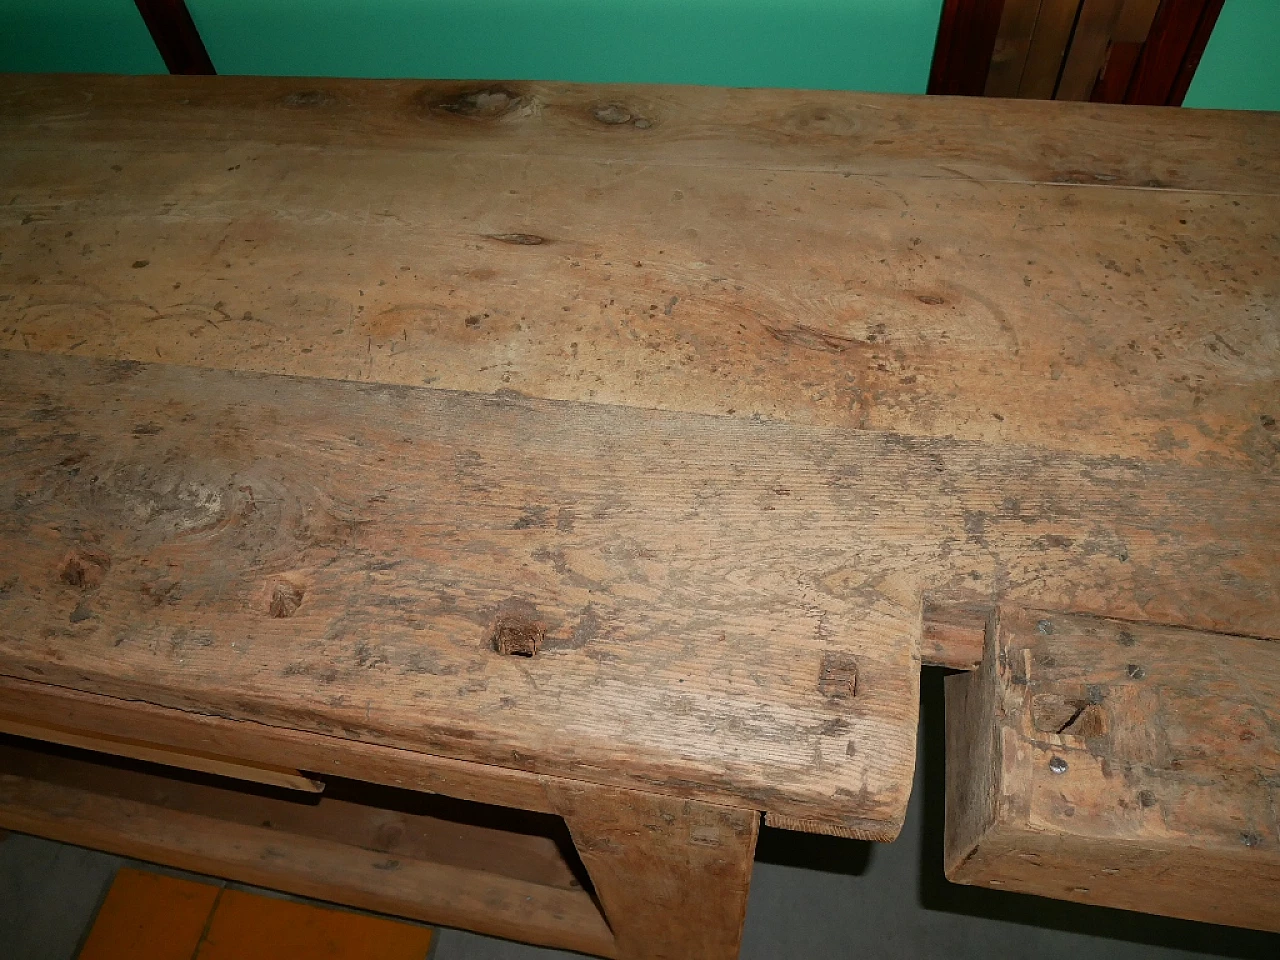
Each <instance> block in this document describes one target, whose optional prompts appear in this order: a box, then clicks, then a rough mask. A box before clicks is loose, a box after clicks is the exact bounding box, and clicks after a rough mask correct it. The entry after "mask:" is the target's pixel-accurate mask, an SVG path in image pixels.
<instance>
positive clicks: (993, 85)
mask: <svg viewBox="0 0 1280 960" xmlns="http://www.w3.org/2000/svg"><path fill="white" fill-rule="evenodd" d="M1040 3H1041V0H1005V5H1004V12H1003V13H1002V14H1001V16H1000V30H999V32H998V33H997V35H996V45H995V49H994V51H993V52H992V55H991V71H990V72H989V73H988V74H987V85H986V89H985V90H984V91H983V93H984V95H985V96H988V97H1016V96H1017V95H1018V86H1019V84H1020V83H1021V81H1022V70H1023V67H1024V66H1025V65H1026V62H1027V51H1028V49H1029V48H1030V46H1031V35H1032V33H1033V32H1034V31H1035V26H1036V18H1037V17H1038V16H1039V14H1040Z"/></svg>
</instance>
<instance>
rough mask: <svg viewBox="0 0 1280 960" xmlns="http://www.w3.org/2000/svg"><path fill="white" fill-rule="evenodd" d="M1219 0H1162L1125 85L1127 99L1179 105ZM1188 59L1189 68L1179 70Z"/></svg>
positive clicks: (1206, 38)
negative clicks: (1127, 92)
mask: <svg viewBox="0 0 1280 960" xmlns="http://www.w3.org/2000/svg"><path fill="white" fill-rule="evenodd" d="M1222 3H1223V0H1163V2H1162V3H1161V5H1160V9H1159V11H1158V13H1157V14H1156V17H1155V20H1154V21H1153V23H1152V25H1151V30H1150V32H1149V34H1148V36H1147V42H1146V44H1145V45H1144V46H1143V48H1142V56H1141V57H1139V59H1138V63H1137V66H1136V67H1135V68H1134V76H1133V81H1132V82H1131V83H1130V85H1129V94H1128V100H1127V102H1128V103H1134V104H1151V105H1161V106H1163V105H1167V106H1180V105H1181V103H1182V97H1183V96H1184V95H1185V94H1186V90H1187V87H1188V86H1190V83H1191V74H1192V73H1194V72H1195V67H1194V64H1198V63H1199V62H1200V56H1201V54H1203V52H1204V47H1205V44H1207V43H1208V41H1209V34H1210V33H1211V32H1212V30H1213V25H1214V24H1215V23H1216V22H1217V19H1218V14H1219V13H1220V12H1221V10H1222ZM1188 63H1190V64H1191V65H1192V66H1191V68H1190V72H1185V73H1184V70H1183V67H1184V64H1188Z"/></svg>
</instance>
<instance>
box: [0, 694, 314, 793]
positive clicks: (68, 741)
mask: <svg viewBox="0 0 1280 960" xmlns="http://www.w3.org/2000/svg"><path fill="white" fill-rule="evenodd" d="M0 733H7V734H11V735H13V736H16V737H28V738H30V739H34V740H42V741H45V742H48V743H59V744H63V745H64V746H68V747H78V748H80V749H83V750H96V751H98V752H101V753H106V754H110V755H112V756H117V757H131V758H133V759H134V760H145V761H147V762H148V763H160V764H167V765H169V766H174V767H180V768H182V769H184V770H198V771H201V772H203V773H211V774H216V775H217V776H221V777H233V778H236V779H240V780H249V781H252V782H254V783H263V784H267V785H269V786H274V787H283V788H285V789H289V790H301V791H304V792H306V793H319V792H320V791H321V790H323V789H324V784H323V783H320V782H319V781H316V780H312V779H311V778H310V777H304V776H303V775H302V774H301V773H299V772H298V771H297V770H290V769H288V768H285V767H279V766H275V765H271V766H263V765H257V764H250V763H244V762H243V761H240V760H236V759H233V758H229V757H220V756H215V755H213V754H207V753H202V752H193V751H189V750H174V749H172V748H168V747H160V746H157V745H155V744H154V743H150V742H146V741H140V740H135V739H129V738H124V737H112V736H109V735H104V734H102V733H101V732H99V731H93V732H88V731H85V730H73V729H68V728H67V727H65V726H63V725H61V724H58V725H54V724H46V723H32V722H29V721H28V720H27V719H26V718H21V719H19V718H15V717H12V716H6V715H4V714H0Z"/></svg>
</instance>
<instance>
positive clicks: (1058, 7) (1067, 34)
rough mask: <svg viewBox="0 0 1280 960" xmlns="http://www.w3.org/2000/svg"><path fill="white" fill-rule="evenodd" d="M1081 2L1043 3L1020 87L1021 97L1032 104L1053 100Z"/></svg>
mask: <svg viewBox="0 0 1280 960" xmlns="http://www.w3.org/2000/svg"><path fill="white" fill-rule="evenodd" d="M1081 2H1082V0H1044V2H1043V3H1041V5H1040V16H1039V17H1038V18H1037V20H1036V29H1035V33H1033V34H1032V35H1031V47H1030V48H1029V49H1028V50H1027V63H1026V66H1025V67H1024V68H1023V70H1022V80H1021V82H1020V83H1019V84H1018V96H1019V97H1022V98H1023V99H1029V100H1051V99H1053V95H1054V91H1056V90H1057V88H1058V77H1059V75H1060V74H1061V72H1062V64H1063V61H1064V60H1065V58H1066V55H1067V46H1068V45H1069V43H1070V42H1071V32H1072V30H1073V29H1074V28H1075V25H1076V15H1077V14H1078V13H1079V11H1080V4H1081Z"/></svg>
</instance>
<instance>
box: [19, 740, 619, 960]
mask: <svg viewBox="0 0 1280 960" xmlns="http://www.w3.org/2000/svg"><path fill="white" fill-rule="evenodd" d="M92 766H93V765H92V764H85V763H81V762H79V761H75V760H68V759H53V758H49V757H41V756H40V755H39V754H35V753H34V752H33V751H25V750H20V749H15V748H11V747H4V748H0V823H3V824H4V825H5V826H7V827H9V828H11V829H15V830H21V831H23V832H25V833H33V834H36V835H38V836H45V837H51V838H53V839H56V840H61V841H63V842H66V843H74V844H77V845H80V846H87V847H93V848H95V849H101V850H107V851H110V852H113V853H117V854H120V855H122V856H128V857H136V858H138V859H142V860H150V861H153V862H156V863H162V864H166V865H168V866H174V867H178V868H180V869H184V870H192V871H195V872H197V873H206V874H210V875H213V876H221V877H226V878H228V879H232V880H237V881H240V882H243V883H252V884H256V885H258V886H263V887H268V888H271V889H276V890H283V891H286V892H289V893H294V894H298V895H301V896H306V897H313V898H316V899H320V900H329V901H332V902H334V903H341V904H346V905H348V906H353V907H359V908H361V909H365V910H375V911H378V912H381V913H389V914H394V915H396V916H402V917H409V918H413V919H419V920H425V921H428V922H434V923H442V924H447V925H449V926H459V927H466V928H467V929H471V930H477V931H479V932H482V933H489V934H492V935H494V936H502V937H513V938H519V939H521V940H524V941H527V942H530V943H539V944H543V945H546V946H552V947H561V948H564V949H568V950H580V951H582V952H584V953H593V954H598V955H600V956H606V957H609V956H614V955H615V949H614V943H613V935H612V934H611V933H610V932H609V929H608V927H607V926H606V924H605V922H604V920H603V918H602V917H601V915H600V912H599V911H598V910H597V909H596V907H595V904H594V903H593V902H592V899H591V896H590V894H589V893H588V892H587V891H586V890H583V889H576V890H567V889H561V888H559V887H552V886H545V885H543V884H539V883H531V882H529V881H526V880H519V879H514V878H511V877H504V876H501V875H499V874H495V873H490V872H487V871H483V870H477V869H468V868H463V867H457V866H452V865H449V864H442V863H436V862H433V861H430V860H425V859H417V858H413V857H408V856H404V855H401V856H398V857H388V856H387V854H386V853H385V852H381V851H378V850H365V849H362V848H360V847H357V846H354V845H352V844H350V843H346V842H344V841H343V840H341V839H327V838H319V837H313V836H306V835H302V834H294V833H288V832H286V831H282V830H276V829H273V828H272V827H271V826H264V825H261V824H248V823H238V822H235V821H234V820H228V819H225V818H224V816H223V815H222V814H223V813H225V812H226V811H228V810H229V809H231V808H232V805H233V802H234V801H233V799H232V797H231V796H229V794H230V791H218V792H217V795H216V798H214V799H211V800H210V801H209V802H208V803H207V807H208V808H209V811H210V812H209V813H192V812H187V811H184V810H178V809H170V808H169V807H168V806H166V805H165V802H166V800H167V797H168V794H167V793H166V790H165V786H166V784H171V783H172V781H169V780H167V779H166V778H153V779H154V780H155V781H156V783H155V784H154V785H152V786H150V787H144V788H138V787H132V788H128V787H124V786H120V787H119V788H118V789H116V790H114V791H110V792H99V791H98V790H97V789H95V788H94V787H95V786H101V777H100V776H96V775H93V774H92V773H89V772H87V771H86V768H90V767H92ZM129 776H132V777H133V778H146V776H147V775H146V774H141V773H132V774H130V775H129ZM121 777H123V775H121ZM120 782H121V779H117V783H118V784H119V783H120ZM205 789H214V788H205ZM130 792H144V793H145V792H150V794H151V795H152V797H153V798H154V799H153V802H144V801H141V800H138V799H134V798H131V797H128V796H119V795H117V794H121V793H124V794H127V793H130ZM328 802H329V801H327V800H323V799H322V800H321V801H320V803H321V804H322V805H323V804H325V803H328Z"/></svg>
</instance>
